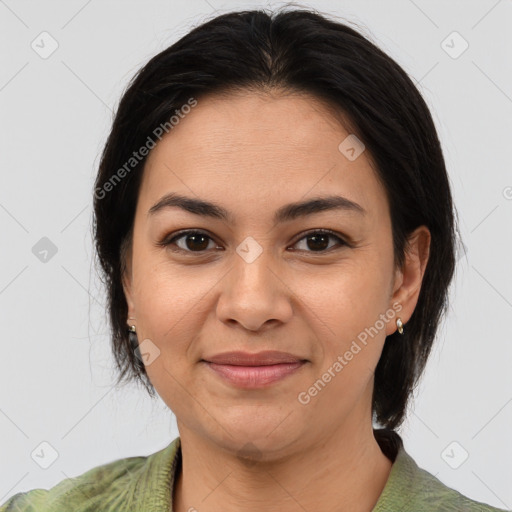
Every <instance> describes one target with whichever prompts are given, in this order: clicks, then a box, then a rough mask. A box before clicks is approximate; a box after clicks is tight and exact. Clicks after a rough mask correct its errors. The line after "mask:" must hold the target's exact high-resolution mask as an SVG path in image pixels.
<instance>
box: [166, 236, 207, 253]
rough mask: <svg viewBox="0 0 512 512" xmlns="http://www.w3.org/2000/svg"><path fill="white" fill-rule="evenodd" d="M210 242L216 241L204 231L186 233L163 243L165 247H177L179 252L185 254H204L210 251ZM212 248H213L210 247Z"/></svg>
mask: <svg viewBox="0 0 512 512" xmlns="http://www.w3.org/2000/svg"><path fill="white" fill-rule="evenodd" d="M178 241H179V243H177V242H178ZM209 242H213V244H214V246H215V247H216V245H215V243H214V241H213V240H212V238H211V237H210V236H208V235H207V234H206V233H203V232H202V231H184V232H181V233H180V234H179V235H177V236H174V237H173V238H171V239H170V240H167V241H164V242H162V243H161V245H163V246H170V245H176V247H177V248H178V249H175V250H178V251H184V252H202V251H206V250H208V244H209ZM210 248H211V247H210Z"/></svg>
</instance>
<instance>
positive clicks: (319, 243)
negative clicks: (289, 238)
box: [297, 230, 348, 252]
mask: <svg viewBox="0 0 512 512" xmlns="http://www.w3.org/2000/svg"><path fill="white" fill-rule="evenodd" d="M329 239H336V240H337V241H338V245H348V244H347V243H346V242H345V241H344V240H343V239H341V238H340V237H339V236H338V235H335V234H334V233H333V232H331V231H326V230H317V231H312V232H310V233H308V234H306V236H304V237H302V238H301V239H300V240H299V241H298V242H297V243H299V242H301V241H302V240H306V243H305V246H306V249H299V250H304V251H306V252H326V250H327V249H331V248H332V247H333V245H336V244H333V245H329Z"/></svg>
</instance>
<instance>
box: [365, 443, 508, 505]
mask: <svg viewBox="0 0 512 512" xmlns="http://www.w3.org/2000/svg"><path fill="white" fill-rule="evenodd" d="M397 505H399V506H400V507H401V508H400V510H402V511H403V512H507V511H505V509H499V508H495V507H492V506H491V505H487V504H485V503H481V502H478V501H474V500H472V499H470V498H468V497H467V496H464V495H463V494H461V493H460V492H458V491H456V490H455V489H452V488H450V487H448V486H447V485H445V484H444V483H443V482H441V481H440V480H439V479H438V478H436V477H435V476H433V475H432V474H430V473H429V472H427V471H425V470H424V469H422V468H420V467H418V465H417V464H416V462H415V461H414V460H413V459H412V457H411V456H410V455H409V454H408V453H407V452H406V451H405V450H404V448H403V447H401V448H400V450H399V452H398V455H397V457H396V459H395V462H394V464H393V467H392V470H391V474H390V477H389V479H388V482H387V484H386V486H385V488H384V491H383V493H382V495H381V497H380V499H379V501H378V503H377V506H376V508H375V509H374V511H373V512H383V511H385V510H393V509H394V508H396V506H397ZM508 512H510V511H508Z"/></svg>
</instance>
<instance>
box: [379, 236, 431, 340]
mask: <svg viewBox="0 0 512 512" xmlns="http://www.w3.org/2000/svg"><path fill="white" fill-rule="evenodd" d="M430 241H431V235H430V231H429V230H428V228H427V227H426V226H419V227H418V228H416V229H415V230H414V231H413V232H412V233H411V234H410V235H409V237H408V239H407V243H406V247H405V261H404V264H403V266H402V268H401V269H397V270H396V272H395V280H394V284H393V293H392V297H391V304H394V303H396V302H397V303H399V304H400V305H401V306H402V309H400V313H397V317H399V318H400V319H401V320H402V323H403V324H404V326H405V324H406V323H407V322H408V321H409V319H410V318H411V316H412V314H413V312H414V309H415V307H416V304H417V302H418V297H419V295H420V290H421V284H422V282H423V276H424V275H425V269H426V267H427V263H428V258H429V254H430ZM387 330H389V331H390V332H386V334H387V335H389V334H392V333H393V332H395V331H396V324H395V323H394V322H389V323H388V329H387Z"/></svg>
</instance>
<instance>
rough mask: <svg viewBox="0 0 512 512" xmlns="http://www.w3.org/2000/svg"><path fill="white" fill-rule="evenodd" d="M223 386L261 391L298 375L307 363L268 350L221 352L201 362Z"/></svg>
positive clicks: (286, 354) (304, 360)
mask: <svg viewBox="0 0 512 512" xmlns="http://www.w3.org/2000/svg"><path fill="white" fill-rule="evenodd" d="M202 362H203V363H204V364H206V366H207V367H208V368H210V369H211V370H213V372H214V374H215V375H217V376H219V377H221V379H222V380H223V381H224V382H227V383H229V384H230V385H232V386H236V387H239V388H245V389H251V388H253V389H254V388H264V387H268V386H270V385H272V384H274V383H275V382H277V381H280V380H282V379H284V378H285V377H288V376H290V375H293V374H294V373H295V372H297V371H298V370H299V369H300V368H301V367H302V366H304V364H305V363H306V362H307V360H306V359H302V358H300V357H298V356H295V355H293V354H289V353H287V352H278V351H274V350H269V351H265V352H258V353H254V354H251V353H249V352H224V353H223V354H217V355H214V356H210V357H207V358H205V359H203V360H202Z"/></svg>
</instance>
